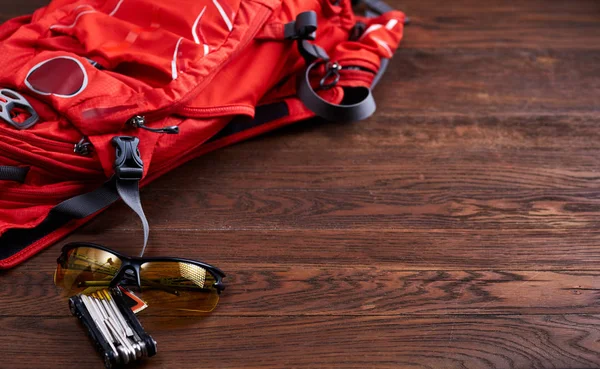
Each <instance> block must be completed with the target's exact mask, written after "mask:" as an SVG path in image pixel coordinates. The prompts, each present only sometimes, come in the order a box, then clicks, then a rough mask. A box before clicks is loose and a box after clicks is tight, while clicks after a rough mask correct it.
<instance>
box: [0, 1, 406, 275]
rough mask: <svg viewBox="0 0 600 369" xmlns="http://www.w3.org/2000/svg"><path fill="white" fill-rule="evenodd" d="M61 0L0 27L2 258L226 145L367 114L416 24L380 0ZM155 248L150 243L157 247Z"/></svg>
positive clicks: (130, 201)
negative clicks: (314, 120) (361, 7)
mask: <svg viewBox="0 0 600 369" xmlns="http://www.w3.org/2000/svg"><path fill="white" fill-rule="evenodd" d="M364 2H365V3H367V5H368V8H369V10H368V13H369V14H368V15H369V17H367V16H357V15H355V14H354V12H353V9H352V3H351V1H350V0H338V1H332V0H310V1H309V0H243V1H242V0H196V1H187V0H170V1H166V0H54V1H52V2H51V3H50V4H49V5H48V6H47V7H45V8H42V9H39V10H37V11H36V12H35V13H34V14H32V15H29V16H23V17H18V18H15V19H12V20H10V21H8V22H6V23H5V24H3V25H2V26H1V27H0V61H1V63H0V64H1V65H2V66H3V68H2V70H3V72H2V73H0V87H1V88H2V89H0V269H2V268H10V267H12V266H15V265H17V264H18V263H20V262H22V261H24V260H25V259H27V258H29V257H31V256H32V255H34V254H35V253H37V252H39V251H40V250H42V249H44V248H45V247H48V246H49V245H51V244H52V243H54V242H56V241H58V240H59V239H60V238H62V237H64V236H65V235H67V234H68V233H69V232H71V231H73V230H74V229H76V228H77V227H79V226H81V225H82V224H84V223H85V222H87V221H89V220H90V219H92V218H93V217H94V215H96V214H98V213H99V212H100V211H102V210H103V209H105V208H106V207H108V206H109V205H111V204H112V203H114V202H116V201H117V200H119V199H122V200H123V201H124V202H125V203H126V204H127V205H129V207H131V208H132V209H133V210H134V211H135V212H136V213H137V214H138V215H139V216H140V219H141V220H142V224H143V225H144V231H145V232H144V233H145V240H144V248H145V246H146V240H147V236H148V224H147V221H146V218H145V216H144V213H143V210H142V207H141V202H140V197H139V186H144V185H146V184H148V183H150V182H151V181H152V180H154V179H156V178H157V177H159V176H161V175H163V174H165V173H166V172H168V171H169V170H171V169H173V168H175V167H177V166H178V165H181V164H183V163H185V162H186V161H188V160H190V159H192V158H194V157H197V156H199V155H202V154H204V153H206V152H209V151H211V150H215V149H217V148H220V147H223V146H227V145H230V144H232V143H235V142H238V141H241V140H245V139H247V138H249V137H252V136H256V135H259V134H261V133H264V132H266V131H270V130H273V129H275V128H278V127H281V126H284V125H287V124H290V123H293V122H297V121H301V120H304V119H307V118H311V117H314V116H320V117H323V118H326V119H330V120H338V121H350V120H360V119H364V118H366V117H368V116H370V115H371V114H372V113H373V112H374V110H375V103H374V101H373V97H372V95H371V88H372V87H373V86H374V85H375V84H376V83H377V82H378V80H379V78H380V77H381V75H382V73H383V71H384V70H385V66H386V65H387V62H388V60H389V59H390V58H391V57H392V55H393V53H394V51H395V50H396V48H397V47H398V44H399V42H400V40H401V38H402V31H403V26H404V22H405V16H404V14H403V13H401V12H398V11H388V10H391V9H389V8H387V7H386V5H385V4H383V3H382V2H379V1H376V0H369V1H364ZM142 253H143V250H142Z"/></svg>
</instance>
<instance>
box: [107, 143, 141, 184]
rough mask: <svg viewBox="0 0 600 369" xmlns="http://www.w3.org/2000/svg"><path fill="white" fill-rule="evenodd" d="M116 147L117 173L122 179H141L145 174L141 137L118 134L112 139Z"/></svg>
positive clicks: (115, 167)
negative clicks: (140, 144) (139, 147)
mask: <svg viewBox="0 0 600 369" xmlns="http://www.w3.org/2000/svg"><path fill="white" fill-rule="evenodd" d="M111 143H112V145H113V146H114V147H115V148H116V158H115V164H114V166H113V167H114V169H115V175H116V176H117V178H118V179H120V180H126V181H139V180H140V179H142V176H143V174H144V162H143V161H142V157H141V156H140V150H139V149H138V144H139V143H140V139H139V138H137V137H132V136H117V137H113V139H112V140H111Z"/></svg>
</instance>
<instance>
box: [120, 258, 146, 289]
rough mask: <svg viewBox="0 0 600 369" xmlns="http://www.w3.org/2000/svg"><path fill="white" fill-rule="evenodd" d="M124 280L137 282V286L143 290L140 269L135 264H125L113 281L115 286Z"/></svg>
mask: <svg viewBox="0 0 600 369" xmlns="http://www.w3.org/2000/svg"><path fill="white" fill-rule="evenodd" d="M123 280H128V281H132V280H133V281H135V283H136V285H137V286H138V287H139V288H141V287H142V281H141V279H140V267H139V266H138V265H134V264H130V263H127V264H124V265H122V266H121V270H120V271H119V273H118V274H117V275H116V276H115V278H114V279H113V284H118V283H120V282H121V281H123Z"/></svg>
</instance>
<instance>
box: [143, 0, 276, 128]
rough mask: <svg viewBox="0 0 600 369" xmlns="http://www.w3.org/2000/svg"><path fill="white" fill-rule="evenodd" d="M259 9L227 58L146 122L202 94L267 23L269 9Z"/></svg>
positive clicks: (150, 116)
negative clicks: (187, 91) (250, 25)
mask: <svg viewBox="0 0 600 369" xmlns="http://www.w3.org/2000/svg"><path fill="white" fill-rule="evenodd" d="M260 9H261V10H260V11H259V12H258V14H256V19H258V21H257V22H256V23H255V24H254V25H253V29H252V30H251V31H250V32H249V33H248V32H246V35H245V36H244V39H243V40H242V41H241V42H240V43H239V45H238V47H237V48H236V50H235V51H234V52H233V53H232V54H231V55H229V57H228V58H225V60H223V61H221V63H220V64H219V65H217V66H216V67H215V68H214V69H213V70H212V72H211V73H210V74H209V75H207V76H206V77H205V78H204V80H203V81H202V82H201V83H200V84H199V85H198V86H196V87H194V89H193V90H192V91H190V92H189V93H188V94H187V95H185V96H184V97H182V98H181V99H179V100H178V101H176V102H175V103H173V104H172V105H170V106H168V107H164V108H162V109H159V110H155V111H153V112H150V113H147V114H146V115H145V117H146V122H153V121H157V120H160V119H162V118H165V117H167V116H169V115H170V114H171V113H173V112H175V111H177V110H178V109H179V108H180V107H182V106H184V105H185V104H186V103H188V102H190V101H191V100H193V99H194V98H195V97H196V96H198V95H199V94H200V92H202V90H203V89H204V88H206V85H208V84H209V83H210V82H211V81H212V80H213V78H214V76H215V75H216V74H217V73H218V72H219V71H221V69H223V68H224V67H225V66H227V64H229V62H231V60H233V59H235V57H236V56H237V55H238V54H239V53H240V52H242V51H243V50H244V49H245V48H246V46H248V44H249V43H250V42H251V41H252V40H254V37H255V36H256V35H257V34H258V32H259V30H260V26H261V25H263V24H264V23H265V22H266V21H267V19H268V17H269V16H270V14H271V12H272V11H271V9H269V8H267V7H264V6H261V8H260ZM190 109H193V108H190Z"/></svg>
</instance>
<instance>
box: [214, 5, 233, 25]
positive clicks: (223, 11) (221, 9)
mask: <svg viewBox="0 0 600 369" xmlns="http://www.w3.org/2000/svg"><path fill="white" fill-rule="evenodd" d="M213 4H215V6H216V7H217V9H218V10H219V13H221V17H223V20H224V21H225V24H227V28H228V29H229V31H231V30H232V29H233V25H232V24H231V20H230V19H229V17H228V16H227V14H225V10H223V8H222V7H221V4H219V2H218V1H217V0H213Z"/></svg>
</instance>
